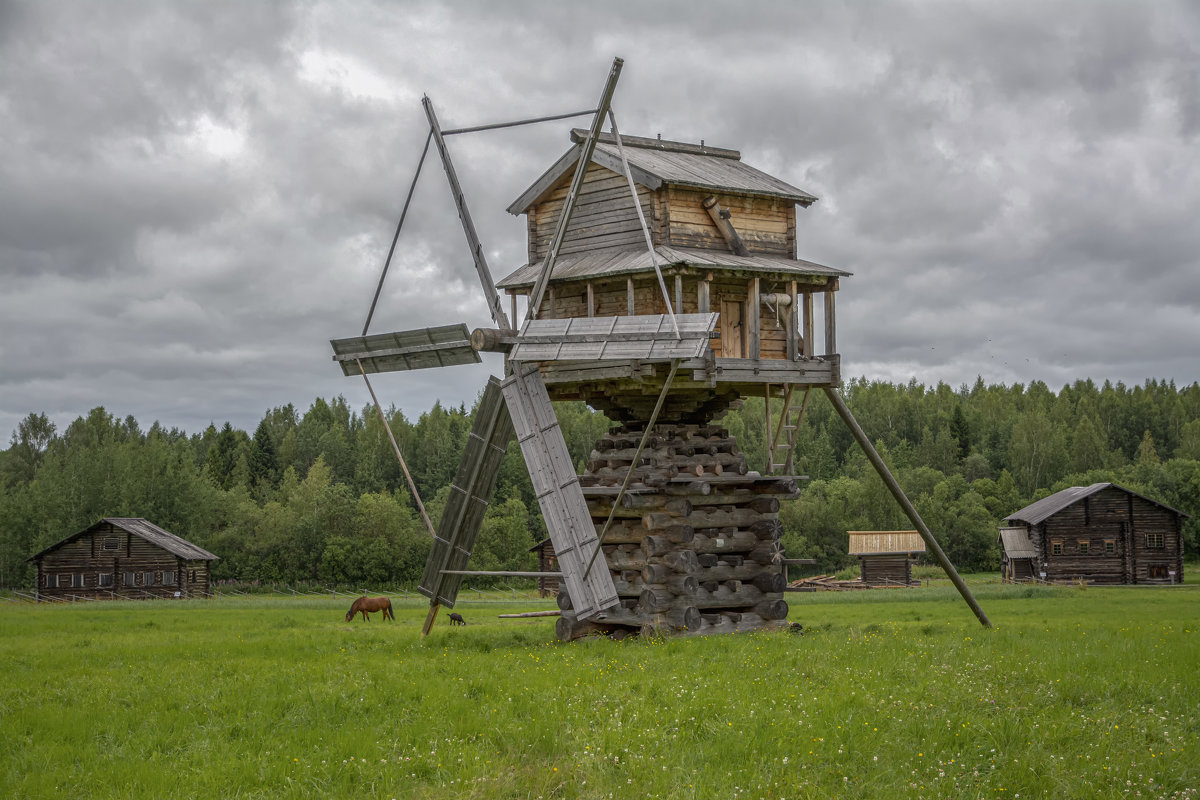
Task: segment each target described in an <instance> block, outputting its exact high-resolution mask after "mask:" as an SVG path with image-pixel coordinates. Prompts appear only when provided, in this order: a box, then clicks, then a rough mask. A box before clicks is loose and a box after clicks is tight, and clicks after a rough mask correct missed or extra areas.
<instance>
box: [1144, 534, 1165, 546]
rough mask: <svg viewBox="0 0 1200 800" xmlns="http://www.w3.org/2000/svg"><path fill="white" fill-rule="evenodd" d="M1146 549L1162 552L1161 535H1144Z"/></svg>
mask: <svg viewBox="0 0 1200 800" xmlns="http://www.w3.org/2000/svg"><path fill="white" fill-rule="evenodd" d="M1146 549H1147V550H1162V549H1163V535H1162V534H1161V533H1147V534H1146Z"/></svg>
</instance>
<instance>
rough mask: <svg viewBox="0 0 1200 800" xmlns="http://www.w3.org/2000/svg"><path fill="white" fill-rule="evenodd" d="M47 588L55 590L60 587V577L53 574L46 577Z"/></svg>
mask: <svg viewBox="0 0 1200 800" xmlns="http://www.w3.org/2000/svg"><path fill="white" fill-rule="evenodd" d="M45 579H46V588H47V589H55V588H57V587H58V576H57V575H55V574H53V573H47V574H46V576H45Z"/></svg>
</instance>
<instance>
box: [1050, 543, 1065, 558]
mask: <svg viewBox="0 0 1200 800" xmlns="http://www.w3.org/2000/svg"><path fill="white" fill-rule="evenodd" d="M1062 552H1063V542H1062V539H1051V540H1050V555H1053V556H1061V555H1062Z"/></svg>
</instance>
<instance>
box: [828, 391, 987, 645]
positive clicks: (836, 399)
mask: <svg viewBox="0 0 1200 800" xmlns="http://www.w3.org/2000/svg"><path fill="white" fill-rule="evenodd" d="M825 395H826V396H827V397H828V398H829V402H831V403H832V404H833V407H834V410H836V411H837V413H838V416H839V417H841V418H842V422H844V423H846V427H847V428H849V429H850V432H851V433H852V434H854V439H855V441H857V442H858V446H859V447H861V448H862V450H863V452H864V453H865V454H866V456H867V460H868V461H870V462H871V466H873V467H875V471H876V472H878V473H879V477H880V478H883V483H884V485H885V486H887V488H888V491H889V492H891V493H892V497H894V498H896V502H897V503H899V504H900V508H902V509H903V510H904V513H905V515H906V516H907V517H908V519H909V521H911V522H912V524H913V526H914V527H915V528H916V529H917V532H918V533H920V534H921V538H922V539H924V540H925V545H926V546H927V547H928V548H929V549H930V550H931V551H933V555H934V557H935V558H937V561H938V563H939V564H941V566H942V569H943V570H945V571H946V575H947V576H948V577H949V578H950V581H951V582H952V583H953V584H954V588H956V589H958V593H959V594H960V595H962V599H963V600H965V601H966V602H967V605H968V606H970V607H971V610H972V611H973V612H975V616H976V617H978V619H979V623H980V624H981V625H983V627H985V628H990V627H992V623H991V621H990V620H989V619H988V618H987V614H985V613H983V609H982V608H980V607H979V603H978V602H976V600H975V596H974V595H973V594H971V590H970V589H968V588H967V584H966V583H964V582H963V579H962V577H961V576H960V575H959V574H958V570H956V569H954V565H953V564H951V563H950V559H949V558H947V557H946V553H945V552H944V551H943V550H942V546H941V545H939V544H938V543H937V539H935V538H933V533H932V531H930V530H929V526H927V525H926V524H925V521H924V520H923V519H921V515H920V514H918V513H917V509H916V508H915V507H914V506H913V504H912V502H911V501H910V500H909V499H908V497H907V495H905V494H904V490H903V489H901V488H900V484H899V483H898V482H897V481H896V478H895V477H894V476H893V475H892V473H891V472H889V471H888V468H887V464H884V463H883V459H882V458H880V456H879V453H878V452H876V451H875V447H874V446H873V445H872V444H871V440H870V439H868V438H867V434H866V433H864V432H863V429H862V427H861V426H860V425H859V424H858V420H856V419H855V418H854V415H853V414H851V413H850V408H849V407H848V406H847V405H846V401H845V400H843V399H842V395H841V394H840V393H839V392H838V390H837V389H835V388H833V387H832V386H827V387H825Z"/></svg>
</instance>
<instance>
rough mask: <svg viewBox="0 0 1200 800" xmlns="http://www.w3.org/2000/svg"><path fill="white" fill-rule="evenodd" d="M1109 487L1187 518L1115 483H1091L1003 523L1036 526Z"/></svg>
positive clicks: (1031, 506) (1045, 499) (1029, 507)
mask: <svg viewBox="0 0 1200 800" xmlns="http://www.w3.org/2000/svg"><path fill="white" fill-rule="evenodd" d="M1110 486H1111V487H1112V488H1114V489H1120V490H1121V491H1122V492H1127V493H1128V494H1131V495H1133V496H1134V497H1140V498H1141V499H1143V500H1145V501H1146V502H1147V503H1153V504H1154V505H1156V506H1158V507H1160V508H1165V509H1166V510H1168V511H1172V512H1174V513H1176V514H1179V515H1180V516H1183V517H1186V516H1188V515H1187V514H1184V513H1183V512H1182V511H1179V510H1177V509H1174V508H1171V507H1170V506H1168V505H1164V504H1162V503H1160V502H1158V501H1157V500H1151V499H1150V498H1149V497H1145V496H1143V495H1140V494H1138V493H1137V492H1133V491H1130V490H1129V489H1126V488H1125V487H1124V486H1118V485H1117V484H1115V483H1093V484H1092V485H1091V486H1072V487H1070V488H1069V489H1063V490H1062V491H1061V492H1055V493H1054V494H1052V495H1050V496H1049V497H1043V498H1042V499H1041V500H1038V501H1037V502H1036V503H1030V504H1029V505H1027V506H1025V507H1024V508H1022V509H1021V510H1020V511H1014V512H1013V513H1011V514H1009V515H1008V516H1007V517H1006V518H1005V521H1006V522H1009V523H1012V522H1024V523H1025V524H1027V525H1037V524H1039V523H1041V522H1044V521H1045V520H1047V519H1049V518H1050V517H1052V516H1054V515H1055V514H1057V513H1058V512H1060V511H1062V510H1063V509H1064V508H1066V507H1068V506H1072V505H1074V504H1075V503H1078V502H1079V501H1080V500H1082V499H1083V498H1085V497H1089V496H1091V495H1093V494H1095V493H1096V492H1099V491H1101V490H1103V489H1107V488H1109V487H1110Z"/></svg>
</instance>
